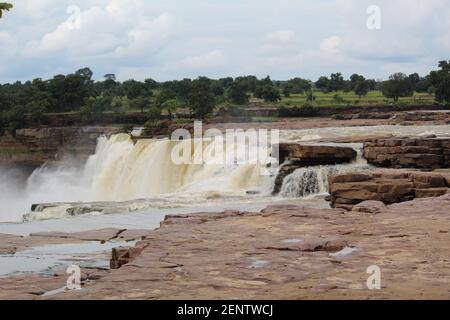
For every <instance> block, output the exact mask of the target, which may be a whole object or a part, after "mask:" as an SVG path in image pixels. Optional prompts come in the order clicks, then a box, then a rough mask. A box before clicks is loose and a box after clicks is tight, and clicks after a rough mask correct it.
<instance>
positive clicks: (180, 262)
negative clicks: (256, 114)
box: [0, 195, 450, 299]
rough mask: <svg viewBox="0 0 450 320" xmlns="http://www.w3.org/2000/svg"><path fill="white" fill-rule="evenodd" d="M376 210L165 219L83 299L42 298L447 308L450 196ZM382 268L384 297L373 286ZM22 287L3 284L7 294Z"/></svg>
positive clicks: (78, 294)
mask: <svg viewBox="0 0 450 320" xmlns="http://www.w3.org/2000/svg"><path fill="white" fill-rule="evenodd" d="M378 210H379V211H380V212H377V214H373V213H369V212H345V211H343V210H340V209H311V208H301V207H297V206H288V205H283V206H273V207H269V208H267V209H265V210H264V211H262V213H260V214H257V213H245V212H234V211H232V212H225V213H221V214H196V215H188V216H171V217H167V219H166V221H165V222H164V223H163V224H162V227H161V228H160V229H158V230H154V231H151V232H150V234H149V235H147V238H146V239H145V240H143V241H141V242H139V243H138V244H137V246H136V248H134V249H133V250H134V251H133V252H136V250H139V251H140V252H139V254H137V255H130V256H133V259H131V260H130V261H129V262H128V263H127V264H125V265H123V266H122V267H121V268H120V269H117V270H110V271H105V272H102V273H97V274H96V275H95V276H94V280H92V279H90V280H91V281H88V282H86V283H85V284H84V286H83V290H81V291H70V292H65V293H60V294H55V295H52V296H39V295H38V296H36V295H35V296H34V298H45V299H347V298H350V299H449V298H450V264H449V261H450V233H449V232H450V214H449V213H450V195H445V196H442V197H439V198H426V199H415V200H414V201H411V202H404V203H401V204H395V205H391V206H387V207H386V208H383V207H382V206H379V207H378ZM374 265H376V266H378V267H379V268H380V270H381V289H380V290H369V289H368V288H367V286H366V283H367V279H368V277H369V274H367V273H366V271H367V268H368V267H370V266H374ZM56 278H58V277H56ZM86 279H87V280H89V276H87V277H86ZM16 281H19V283H23V281H24V280H23V279H20V278H17V280H14V279H11V278H9V279H2V280H0V286H1V287H2V291H4V290H6V291H4V292H8V290H11V288H12V287H14V286H16V285H17V284H16V283H15V282H16ZM55 281H56V280H55ZM39 283H40V282H38V284H39ZM39 285H40V284H39ZM55 285H56V283H55ZM58 285H59V284H58ZM47 287H48V286H47V285H46V288H45V289H48V288H47ZM3 288H5V289H3ZM57 288H58V286H56V287H55V288H52V289H57ZM19 291H20V290H19ZM14 294H16V295H17V297H20V296H23V292H22V293H20V292H17V290H16V291H15V293H14ZM11 296H13V297H14V295H13V294H10V295H9V297H10V298H11Z"/></svg>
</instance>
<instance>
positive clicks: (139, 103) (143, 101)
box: [130, 96, 150, 113]
mask: <svg viewBox="0 0 450 320" xmlns="http://www.w3.org/2000/svg"><path fill="white" fill-rule="evenodd" d="M149 106H150V99H149V98H147V97H143V96H139V97H137V98H135V99H133V100H130V107H131V109H133V110H135V109H139V110H141V112H142V113H144V110H145V108H147V107H149Z"/></svg>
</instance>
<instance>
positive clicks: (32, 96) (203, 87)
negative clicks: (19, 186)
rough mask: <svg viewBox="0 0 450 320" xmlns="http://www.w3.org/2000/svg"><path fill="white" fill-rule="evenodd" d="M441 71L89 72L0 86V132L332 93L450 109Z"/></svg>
mask: <svg viewBox="0 0 450 320" xmlns="http://www.w3.org/2000/svg"><path fill="white" fill-rule="evenodd" d="M439 66H440V70H439V71H433V72H431V74H430V75H428V76H426V77H420V76H419V75H418V74H417V73H414V74H411V75H409V76H407V75H405V74H402V73H396V74H393V75H391V76H390V78H389V80H387V81H384V82H380V81H375V80H371V79H366V78H365V77H364V76H362V75H359V74H353V75H352V76H351V77H350V78H349V79H348V80H346V79H344V77H343V76H342V74H341V73H333V74H331V75H330V76H329V77H325V76H324V77H320V78H319V79H318V80H317V81H316V82H312V81H310V80H307V79H302V78H299V77H296V78H293V79H290V80H287V81H273V80H272V79H271V78H270V77H266V78H263V79H258V78H257V77H255V76H242V77H237V78H231V77H227V78H222V79H217V80H215V79H209V78H206V77H199V78H197V79H183V80H174V81H167V82H157V81H155V80H153V79H146V80H144V81H137V80H134V79H130V80H127V81H124V82H120V81H118V80H117V79H116V76H115V75H114V74H106V75H104V77H103V79H101V80H99V81H94V80H93V72H92V71H91V70H90V69H89V68H83V69H80V70H77V71H76V72H74V73H71V74H67V75H56V76H54V77H53V78H51V79H48V80H43V79H40V78H38V79H34V80H32V81H25V82H19V81H18V82H15V83H7V84H0V132H2V131H3V130H5V129H7V130H10V131H14V130H15V129H17V128H20V127H21V126H23V124H24V119H25V118H26V117H28V118H31V119H32V120H33V121H34V122H35V123H36V124H38V125H39V124H40V122H41V119H42V118H43V115H45V114H49V113H69V112H70V113H73V112H76V113H78V114H79V115H80V117H81V119H82V120H83V121H85V122H87V123H95V122H96V121H98V120H100V119H101V117H102V115H103V114H104V113H105V112H112V113H117V114H125V113H127V112H130V111H135V112H142V113H145V114H146V115H147V118H148V119H149V120H159V119H160V118H161V117H162V115H165V116H166V117H169V118H171V119H173V118H174V117H175V116H176V113H177V112H178V111H180V110H181V111H183V112H184V113H186V112H189V113H190V114H191V116H192V117H195V118H201V119H204V118H205V117H208V116H209V115H210V114H211V113H212V112H213V111H214V109H215V108H216V107H217V106H224V105H225V106H230V107H235V106H241V105H246V104H249V103H250V102H252V101H258V100H254V99H260V100H263V101H265V102H266V103H279V102H280V101H282V96H284V97H290V96H291V94H296V95H299V94H302V95H304V96H305V99H306V100H305V101H306V103H307V104H314V102H315V100H316V95H317V93H318V92H323V93H328V92H334V96H333V98H332V100H331V102H332V103H335V104H343V103H346V101H345V100H344V99H343V97H342V96H340V94H338V93H339V92H342V91H343V92H350V91H353V92H354V93H355V94H356V95H357V96H359V97H360V98H361V97H362V96H365V95H367V94H368V92H369V91H371V90H382V92H383V94H384V96H385V97H387V98H390V99H393V100H394V101H398V100H399V98H400V97H408V96H411V95H413V93H414V92H415V91H416V92H428V93H430V94H432V93H436V99H437V100H438V101H440V102H447V103H449V102H450V97H449V96H450V94H449V88H450V85H449V83H450V62H447V61H443V62H441V63H440V64H439ZM281 113H283V114H286V115H287V114H289V115H295V114H298V115H311V114H314V113H315V110H314V109H313V108H311V107H310V106H306V107H305V108H297V109H295V110H291V111H289V110H284V109H282V110H281Z"/></svg>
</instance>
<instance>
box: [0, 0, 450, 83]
mask: <svg viewBox="0 0 450 320" xmlns="http://www.w3.org/2000/svg"><path fill="white" fill-rule="evenodd" d="M14 4H15V8H14V9H13V10H12V11H11V12H8V15H7V19H2V21H1V22H0V24H1V31H0V59H2V60H6V61H8V63H7V64H3V65H2V66H1V68H0V82H5V81H15V80H17V79H20V80H25V79H31V78H33V77H47V76H51V75H53V74H55V73H68V72H72V71H74V70H76V69H78V68H80V67H84V66H89V67H91V68H92V70H93V71H94V73H95V75H96V76H97V77H98V76H101V75H103V74H104V73H117V74H118V75H119V79H122V77H135V78H139V79H142V78H145V77H153V78H155V79H171V78H183V77H187V76H189V77H196V76H198V75H201V74H205V75H209V76H214V77H221V76H227V75H234V76H237V75H240V74H250V73H253V74H256V75H259V76H265V75H267V74H270V75H271V76H272V77H273V78H278V79H283V78H289V77H292V76H302V77H309V78H313V79H314V78H317V77H318V76H320V75H323V74H330V73H331V72H337V71H341V72H343V73H344V75H350V74H351V73H353V72H358V73H364V74H365V75H366V76H367V77H371V78H386V77H387V76H388V75H389V72H391V70H395V69H398V70H396V71H404V72H408V71H409V70H412V69H416V70H418V71H420V72H421V73H422V74H423V73H427V72H428V71H429V70H430V69H433V68H436V65H437V61H439V60H442V59H448V58H449V57H448V52H449V48H450V38H449V37H448V30H449V28H450V9H449V7H448V0H427V1H424V0H397V1H388V0H378V1H377V2H376V4H377V5H378V6H379V7H380V8H381V17H382V28H381V30H368V29H367V27H366V20H367V17H368V16H367V13H366V9H367V7H368V6H369V5H372V4H374V3H373V1H372V0H297V1H292V0H279V1H276V2H274V1H272V0H258V1H257V0H241V1H204V0H189V1H179V0H152V1H145V0H127V1H123V0H77V1H72V0H16V1H14ZM72 4H76V5H78V6H79V7H80V9H81V29H79V30H76V29H75V30H73V29H71V28H68V27H67V24H66V21H67V19H68V18H69V15H68V14H67V7H68V6H69V5H72ZM275 14H277V15H282V17H283V18H282V19H273V16H274V15H275Z"/></svg>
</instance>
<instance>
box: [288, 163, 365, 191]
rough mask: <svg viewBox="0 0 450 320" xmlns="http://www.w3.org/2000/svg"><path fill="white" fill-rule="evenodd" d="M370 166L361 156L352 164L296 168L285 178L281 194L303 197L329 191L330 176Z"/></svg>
mask: <svg viewBox="0 0 450 320" xmlns="http://www.w3.org/2000/svg"><path fill="white" fill-rule="evenodd" d="M369 167H370V166H369V165H367V163H366V162H365V161H363V160H361V158H358V160H357V161H356V162H354V163H352V164H346V165H342V164H340V165H328V166H314V167H306V168H300V169H297V170H295V171H294V172H293V173H291V174H290V175H288V176H287V177H286V178H284V181H283V185H282V187H281V191H280V196H281V197H285V198H303V197H307V196H311V195H316V194H326V193H328V190H329V189H328V177H329V176H332V175H336V174H341V173H345V172H351V171H358V170H366V169H368V168H369Z"/></svg>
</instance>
